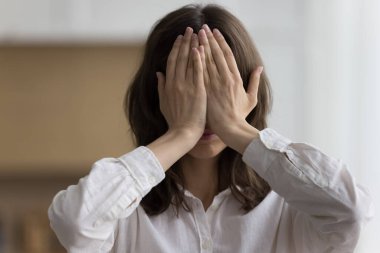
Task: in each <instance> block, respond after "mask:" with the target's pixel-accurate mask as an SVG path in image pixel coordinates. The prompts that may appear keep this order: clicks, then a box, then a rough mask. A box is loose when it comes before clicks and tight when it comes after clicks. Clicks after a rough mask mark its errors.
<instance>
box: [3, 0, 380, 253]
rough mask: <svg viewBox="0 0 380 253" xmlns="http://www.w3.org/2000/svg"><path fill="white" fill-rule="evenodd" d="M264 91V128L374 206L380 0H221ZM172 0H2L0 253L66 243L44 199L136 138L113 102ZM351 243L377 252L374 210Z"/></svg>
mask: <svg viewBox="0 0 380 253" xmlns="http://www.w3.org/2000/svg"><path fill="white" fill-rule="evenodd" d="M197 2H198V3H199V2H202V3H218V4H220V5H222V6H224V7H226V8H227V9H228V10H230V11H231V12H232V13H234V14H235V15H236V16H237V17H238V18H239V19H240V20H241V21H242V22H243V23H244V25H245V26H246V28H247V29H248V31H249V32H250V34H251V36H252V38H253V40H254V42H255V44H256V46H257V48H258V49H259V51H260V53H261V55H262V58H263V60H264V63H265V71H266V72H267V74H268V76H269V79H270V81H271V84H272V87H273V95H274V105H273V111H272V113H271V116H270V127H272V128H274V129H276V130H277V131H278V132H279V133H281V134H283V135H285V136H287V137H289V138H291V139H293V140H294V141H299V142H308V143H312V144H313V145H315V146H318V147H320V148H321V149H322V150H324V151H325V152H326V153H327V154H329V155H332V156H335V157H338V158H341V159H342V160H343V161H345V162H346V163H347V164H348V165H349V167H350V170H351V172H352V174H353V175H354V176H355V177H356V179H357V181H358V182H359V183H360V184H362V185H365V186H366V187H367V188H368V189H369V190H370V192H371V195H372V197H373V200H374V205H375V210H377V209H378V208H380V198H379V193H380V190H379V189H380V187H379V183H378V182H379V180H380V170H379V162H378V159H379V158H380V147H379V146H380V145H379V143H380V133H379V131H380V1H378V0H361V1H357V0H308V1H304V0H266V1H260V0H239V1H232V0H224V1H207V2H206V1H197ZM189 3H193V2H190V1H182V0H181V1H180V0H176V1H175V0H166V1H154V0H144V1H143V0H142V1H131V0H109V1H100V0H34V1H28V0H0V252H4V253H10V252H12V253H16V252H31V253H34V252H39V253H45V252H49V253H50V252H56V253H58V252H65V251H64V250H63V249H62V248H61V247H60V245H59V243H58V242H57V239H56V238H55V235H54V234H53V233H52V231H51V230H50V228H49V221H48V218H47V208H48V206H49V204H50V202H51V201H52V198H53V196H54V195H55V194H56V193H57V192H58V191H59V190H61V189H65V188H66V187H67V186H68V185H70V184H75V183H77V181H78V180H79V178H80V177H82V176H84V175H86V174H87V173H88V172H89V170H90V169H91V165H92V164H93V163H94V162H95V161H96V160H98V159H100V158H103V157H118V156H120V155H122V154H124V153H127V152H128V151H130V150H131V149H132V148H133V144H132V139H131V136H130V133H129V131H128V124H127V122H126V120H125V117H124V114H123V110H122V100H123V96H124V93H125V91H126V88H127V86H128V82H129V80H130V78H131V76H132V75H133V73H134V72H135V71H136V69H137V66H138V64H139V62H140V58H141V53H142V48H143V45H144V41H145V39H146V37H147V34H148V33H149V30H150V29H151V27H152V25H153V24H154V23H155V22H156V21H157V20H158V19H159V18H160V17H162V16H163V15H165V14H166V13H168V12H169V11H172V10H174V9H176V8H178V7H180V6H182V5H184V4H189ZM377 213H378V212H377V211H375V213H374V218H373V219H372V221H371V222H370V223H368V224H367V225H366V226H365V227H364V228H363V232H362V236H361V238H360V241H359V244H358V247H357V249H356V251H355V252H358V253H375V252H379V247H380V244H379V241H378V239H377V238H378V234H379V233H380V218H379V217H378V215H377Z"/></svg>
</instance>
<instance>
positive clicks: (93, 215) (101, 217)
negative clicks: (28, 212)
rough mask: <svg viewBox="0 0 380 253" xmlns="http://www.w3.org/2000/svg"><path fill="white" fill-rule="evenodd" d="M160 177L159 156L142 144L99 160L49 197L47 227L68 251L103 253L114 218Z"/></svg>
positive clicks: (129, 208) (126, 211) (124, 212)
mask: <svg viewBox="0 0 380 253" xmlns="http://www.w3.org/2000/svg"><path fill="white" fill-rule="evenodd" d="M164 177H165V173H164V170H163V168H162V167H161V165H160V163H159V161H158V160H157V158H156V157H155V156H154V154H153V153H152V152H151V151H150V150H149V149H148V148H146V147H144V146H141V147H138V148H136V149H135V150H133V151H131V152H129V153H127V154H125V155H123V156H121V157H119V158H104V159H101V160H99V161H97V162H95V163H94V165H93V167H92V169H91V171H90V173H89V175H87V176H85V177H83V178H81V179H80V180H79V183H78V184H77V185H71V186H69V187H68V188H67V189H66V190H62V191H60V192H59V193H58V194H57V195H56V196H55V197H54V199H53V202H52V204H51V205H50V207H49V210H48V215H49V219H50V226H51V227H52V229H53V230H54V232H55V233H56V235H57V237H58V239H59V241H60V242H61V244H62V245H63V246H64V247H65V248H66V250H67V251H68V252H109V251H110V250H111V248H112V246H113V243H114V238H115V229H116V226H117V220H118V219H121V218H126V217H128V216H129V215H130V214H131V213H132V212H133V211H134V210H135V209H136V208H137V206H138V205H139V203H140V201H141V199H142V198H143V197H144V196H145V195H146V194H147V193H148V192H149V191H150V190H151V188H152V187H154V186H155V185H157V184H158V183H159V182H160V181H162V180H163V179H164Z"/></svg>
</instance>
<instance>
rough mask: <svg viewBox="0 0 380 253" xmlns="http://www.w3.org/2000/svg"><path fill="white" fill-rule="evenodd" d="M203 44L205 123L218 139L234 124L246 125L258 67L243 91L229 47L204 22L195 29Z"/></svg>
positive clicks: (254, 100) (253, 96)
mask: <svg viewBox="0 0 380 253" xmlns="http://www.w3.org/2000/svg"><path fill="white" fill-rule="evenodd" d="M198 36H199V43H200V44H201V45H203V46H204V55H205V59H203V58H202V61H203V66H204V69H203V71H204V80H205V87H206V91H207V123H208V125H209V127H210V128H211V130H212V131H213V132H214V133H216V134H217V135H218V136H219V137H220V138H221V139H222V140H223V139H224V138H227V137H225V136H224V135H226V134H227V133H230V132H231V131H230V130H231V128H233V127H234V125H246V124H247V122H246V120H245V119H246V117H247V116H248V114H249V113H250V112H251V111H252V110H253V109H254V108H255V106H256V104H257V91H258V87H259V82H260V74H261V72H262V67H258V68H257V69H256V71H253V72H252V74H251V76H250V80H249V84H248V89H247V92H246V91H245V89H244V87H243V81H242V79H241V76H240V72H239V69H238V67H237V64H236V61H235V57H234V55H233V53H232V51H231V48H230V47H229V45H228V44H227V42H226V41H225V39H224V37H223V35H222V34H221V33H220V32H219V31H218V30H217V29H214V32H211V30H210V29H209V27H208V26H207V25H204V26H203V29H201V30H200V31H199V33H198Z"/></svg>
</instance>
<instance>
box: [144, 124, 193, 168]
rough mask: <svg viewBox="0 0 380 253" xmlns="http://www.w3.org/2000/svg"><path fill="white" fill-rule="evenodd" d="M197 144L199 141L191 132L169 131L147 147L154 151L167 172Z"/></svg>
mask: <svg viewBox="0 0 380 253" xmlns="http://www.w3.org/2000/svg"><path fill="white" fill-rule="evenodd" d="M196 142H197V139H196V138H195V137H194V135H193V134H192V132H191V131H190V130H178V131H168V132H167V133H166V134H164V135H162V136H161V137H160V138H158V139H157V140H155V141H154V142H152V143H151V144H149V145H147V147H148V148H149V149H150V150H152V152H153V153H154V154H155V156H156V157H157V159H158V160H159V161H160V163H161V166H162V167H163V168H164V170H165V171H167V170H168V169H169V168H170V167H171V166H172V165H173V164H174V163H175V162H176V161H178V160H179V159H180V158H181V157H182V156H184V155H185V154H186V153H187V152H189V151H190V150H191V149H192V148H193V147H194V145H195V144H196Z"/></svg>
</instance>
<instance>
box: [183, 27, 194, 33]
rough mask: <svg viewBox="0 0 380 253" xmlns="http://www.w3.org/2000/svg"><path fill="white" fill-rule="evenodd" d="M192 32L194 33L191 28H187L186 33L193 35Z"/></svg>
mask: <svg viewBox="0 0 380 253" xmlns="http://www.w3.org/2000/svg"><path fill="white" fill-rule="evenodd" d="M192 31H193V29H192V28H191V27H186V31H185V33H191V32H192Z"/></svg>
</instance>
